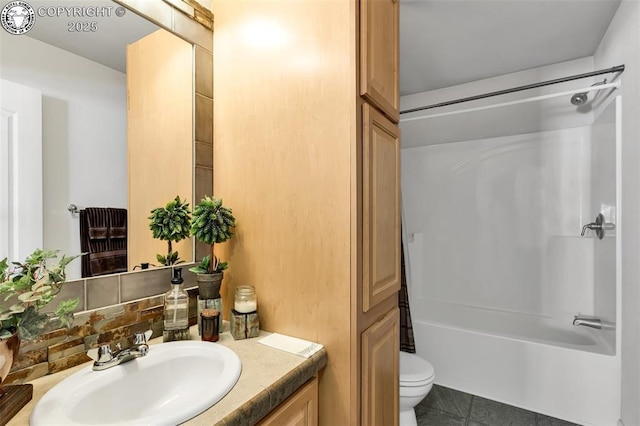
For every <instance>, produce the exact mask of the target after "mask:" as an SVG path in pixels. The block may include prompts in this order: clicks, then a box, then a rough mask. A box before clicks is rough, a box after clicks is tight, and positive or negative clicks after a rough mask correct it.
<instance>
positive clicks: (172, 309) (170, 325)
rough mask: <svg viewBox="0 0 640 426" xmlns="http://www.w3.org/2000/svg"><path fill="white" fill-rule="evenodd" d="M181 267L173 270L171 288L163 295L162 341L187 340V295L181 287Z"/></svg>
mask: <svg viewBox="0 0 640 426" xmlns="http://www.w3.org/2000/svg"><path fill="white" fill-rule="evenodd" d="M183 281H184V280H183V279H182V268H175V269H174V270H173V278H172V279H171V290H170V291H169V292H168V293H166V294H165V295H164V333H163V334H162V341H163V342H172V341H174V340H189V295H188V294H187V292H186V291H184V289H183V288H182V283H183Z"/></svg>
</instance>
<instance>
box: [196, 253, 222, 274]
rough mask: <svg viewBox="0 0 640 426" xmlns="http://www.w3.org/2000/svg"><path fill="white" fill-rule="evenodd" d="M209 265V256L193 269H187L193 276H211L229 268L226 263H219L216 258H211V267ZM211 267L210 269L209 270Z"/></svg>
mask: <svg viewBox="0 0 640 426" xmlns="http://www.w3.org/2000/svg"><path fill="white" fill-rule="evenodd" d="M210 263H211V256H205V257H203V258H202V261H201V262H200V263H198V264H197V265H196V266H194V267H193V268H189V270H190V271H191V272H193V273H194V274H213V273H216V272H222V271H224V270H225V269H227V267H228V266H229V265H228V264H227V262H220V259H218V258H217V257H216V256H213V265H210ZM210 266H211V268H210Z"/></svg>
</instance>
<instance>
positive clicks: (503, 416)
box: [416, 385, 579, 426]
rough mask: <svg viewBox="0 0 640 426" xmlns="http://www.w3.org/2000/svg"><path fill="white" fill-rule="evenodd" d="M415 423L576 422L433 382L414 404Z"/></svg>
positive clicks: (506, 425)
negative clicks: (416, 404)
mask: <svg viewBox="0 0 640 426" xmlns="http://www.w3.org/2000/svg"><path fill="white" fill-rule="evenodd" d="M416 417H417V419H418V426H579V425H576V424H575V423H570V422H566V421H564V420H559V419H555V418H553V417H548V416H544V415H542V414H538V413H534V412H532V411H527V410H524V409H522V408H517V407H513V406H511V405H506V404H502V403H500V402H496V401H491V400H489V399H485V398H481V397H479V396H475V395H471V394H468V393H464V392H459V391H456V390H453V389H449V388H445V387H444V386H438V385H435V386H434V387H433V389H431V392H429V395H427V397H426V398H425V399H424V400H423V401H422V402H421V403H420V404H418V406H417V407H416Z"/></svg>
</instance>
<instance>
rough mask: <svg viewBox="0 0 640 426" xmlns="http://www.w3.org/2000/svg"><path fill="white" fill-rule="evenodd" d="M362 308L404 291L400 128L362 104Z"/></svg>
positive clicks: (373, 109)
mask: <svg viewBox="0 0 640 426" xmlns="http://www.w3.org/2000/svg"><path fill="white" fill-rule="evenodd" d="M362 122H363V132H362V143H363V146H362V155H363V163H362V175H363V185H362V201H363V209H362V219H363V221H362V226H363V232H362V237H363V238H362V244H363V247H362V254H363V262H362V266H363V276H362V278H363V280H362V285H363V289H362V310H363V311H364V312H368V311H369V310H370V309H371V308H373V307H374V306H375V305H377V304H378V303H380V302H382V301H383V300H385V299H387V298H388V297H389V296H392V295H393V293H396V292H398V291H399V290H400V129H398V127H397V126H396V125H395V124H393V123H391V122H390V121H389V120H388V119H387V118H385V117H384V116H383V115H382V114H380V113H379V112H378V111H377V110H376V109H375V108H372V107H371V106H369V105H367V104H364V106H363V120H362Z"/></svg>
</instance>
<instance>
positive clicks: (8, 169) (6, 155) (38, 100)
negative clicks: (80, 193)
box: [0, 80, 42, 261]
mask: <svg viewBox="0 0 640 426" xmlns="http://www.w3.org/2000/svg"><path fill="white" fill-rule="evenodd" d="M0 84H1V85H0V260H1V259H4V258H5V257H7V258H8V259H9V261H12V260H23V259H24V258H25V256H27V255H28V254H30V253H31V252H32V251H33V250H34V249H36V248H42V94H41V92H40V91H39V90H37V89H34V88H31V87H27V86H23V85H21V84H16V83H13V82H11V81H7V80H0Z"/></svg>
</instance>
